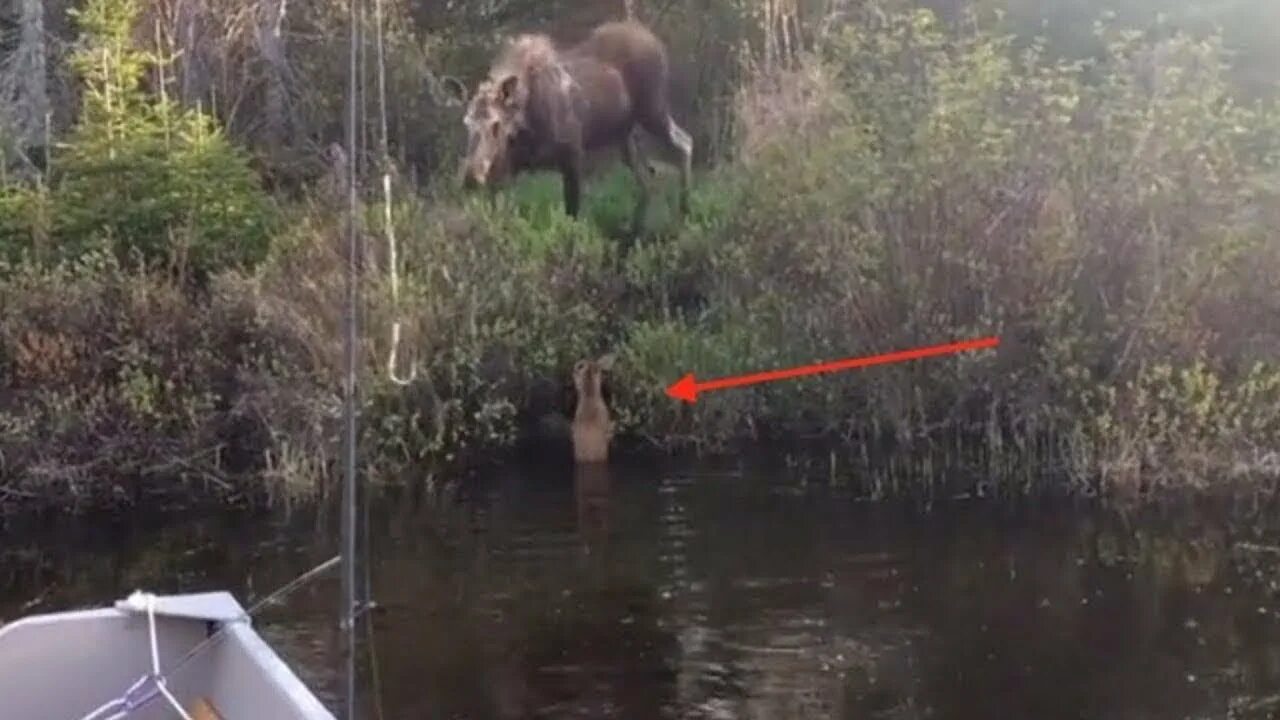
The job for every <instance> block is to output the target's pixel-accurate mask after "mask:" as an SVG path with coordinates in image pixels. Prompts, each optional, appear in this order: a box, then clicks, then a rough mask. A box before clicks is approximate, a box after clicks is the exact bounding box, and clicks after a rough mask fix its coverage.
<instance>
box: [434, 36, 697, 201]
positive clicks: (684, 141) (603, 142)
mask: <svg viewBox="0 0 1280 720" xmlns="http://www.w3.org/2000/svg"><path fill="white" fill-rule="evenodd" d="M668 74H669V71H668V67H667V51H666V48H665V47H664V46H663V44H662V42H661V41H660V40H658V38H657V37H655V36H654V34H653V33H652V32H650V31H649V29H648V28H646V27H645V26H643V25H641V24H639V23H637V22H634V21H614V22H607V23H604V24H602V25H599V26H598V27H596V28H595V29H594V30H593V31H592V32H591V34H590V35H589V36H588V37H587V38H586V39H585V40H583V41H582V42H581V43H579V44H577V45H575V46H573V47H571V48H568V49H560V48H557V47H556V46H555V45H554V44H553V42H552V40H551V39H550V38H549V37H547V36H546V35H542V34H524V35H519V36H517V37H515V38H514V39H512V40H510V41H509V42H508V43H507V45H506V47H505V48H504V50H503V52H502V53H501V54H500V55H499V56H498V58H497V60H496V61H495V62H494V63H493V66H492V67H491V69H490V71H489V76H488V77H487V78H485V79H484V80H482V81H481V82H480V84H479V85H478V86H477V88H476V92H475V95H474V96H473V97H472V98H471V101H470V103H469V104H468V106H467V113H466V117H465V119H464V122H465V123H466V126H467V131H468V136H469V137H468V141H467V142H468V147H467V157H466V160H465V163H464V166H463V183H464V185H466V186H467V187H480V186H487V187H495V186H499V185H501V184H503V183H504V182H505V181H507V180H508V179H509V178H511V177H512V176H514V175H516V174H517V173H520V172H523V171H527V170H535V169H554V170H559V172H560V175H561V177H562V178H563V182H564V207H565V212H566V213H568V215H570V216H571V217H576V216H577V215H578V209H579V205H580V202H581V194H582V190H581V178H582V170H583V156H584V154H585V153H587V152H590V151H593V150H596V149H600V148H605V147H609V146H616V147H617V148H618V149H619V150H620V151H621V152H622V159H623V161H624V162H625V163H626V164H627V165H628V166H629V167H630V168H631V171H632V173H633V175H634V176H635V178H636V181H637V183H638V184H639V186H640V204H639V207H637V209H636V213H637V215H636V220H637V223H638V222H639V218H640V215H641V213H642V212H643V208H644V207H645V205H646V203H647V199H648V192H649V189H648V183H647V178H646V177H645V171H646V168H644V167H643V166H642V163H641V162H640V159H639V157H638V150H637V147H636V133H635V129H636V127H637V126H638V127H640V128H643V129H644V130H645V131H646V132H648V133H649V134H650V135H651V136H652V137H653V138H655V139H656V140H657V141H658V143H659V145H660V147H662V148H663V149H665V150H666V151H667V152H668V153H670V154H672V155H673V156H674V157H676V158H678V160H679V163H680V165H679V167H680V211H681V212H682V213H686V212H688V209H689V183H690V175H691V174H692V169H691V165H692V159H693V140H692V138H690V137H689V134H688V133H686V132H685V131H684V130H683V129H681V127H680V126H679V125H677V124H676V122H675V120H673V119H672V118H671V112H670V106H669V103H668V96H667V82H668ZM446 84H447V85H448V86H449V89H450V91H451V92H452V93H453V94H455V95H456V96H457V97H458V99H459V100H460V101H462V102H466V96H467V91H466V88H465V87H464V86H463V85H462V84H461V83H459V82H458V81H457V80H452V79H450V80H447V81H446Z"/></svg>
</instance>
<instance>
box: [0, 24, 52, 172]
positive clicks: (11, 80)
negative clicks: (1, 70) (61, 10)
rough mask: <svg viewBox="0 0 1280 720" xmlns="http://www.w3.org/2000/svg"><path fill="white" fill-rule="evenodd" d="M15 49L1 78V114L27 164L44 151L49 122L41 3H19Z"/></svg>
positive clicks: (47, 79) (47, 81) (15, 147)
mask: <svg viewBox="0 0 1280 720" xmlns="http://www.w3.org/2000/svg"><path fill="white" fill-rule="evenodd" d="M19 23H20V26H19V27H20V35H19V42H18V48H17V49H16V50H15V51H14V54H13V57H12V59H11V61H10V64H9V68H8V71H9V72H8V73H7V75H8V76H7V77H5V78H3V84H4V88H5V93H4V94H5V96H6V97H5V100H6V103H5V104H6V105H7V106H8V107H7V108H5V109H4V110H3V111H0V112H3V114H4V116H5V117H4V120H5V124H6V125H7V126H8V127H7V128H6V129H7V131H8V134H10V137H11V138H12V141H13V147H14V149H16V150H18V151H19V152H20V154H21V155H22V156H23V157H24V158H25V159H27V160H28V162H25V163H23V164H24V165H27V167H28V168H30V162H29V161H30V160H32V159H34V158H31V156H30V153H31V151H33V150H36V149H39V148H42V147H44V145H45V139H46V137H45V136H46V133H47V123H48V121H49V111H50V107H49V76H48V73H47V70H46V64H45V52H46V48H45V43H44V3H43V0H22V15H21V18H20V20H19Z"/></svg>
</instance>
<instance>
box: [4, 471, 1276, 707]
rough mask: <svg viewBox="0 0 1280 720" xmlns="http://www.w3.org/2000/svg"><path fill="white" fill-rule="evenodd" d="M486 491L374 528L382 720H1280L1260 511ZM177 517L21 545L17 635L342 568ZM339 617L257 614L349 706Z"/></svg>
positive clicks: (324, 539) (789, 491)
mask: <svg viewBox="0 0 1280 720" xmlns="http://www.w3.org/2000/svg"><path fill="white" fill-rule="evenodd" d="M468 487H469V491H468V492H466V493H462V494H460V495H458V496H456V497H448V498H445V499H439V500H436V501H434V502H430V503H428V502H414V501H412V500H408V499H398V500H396V501H394V502H390V501H384V502H382V503H380V504H378V505H377V506H376V507H375V508H374V509H373V511H372V518H373V522H372V538H373V539H372V543H373V546H374V553H373V557H374V563H373V582H374V586H375V593H376V598H377V599H378V600H379V601H380V602H381V603H382V604H383V605H384V606H385V609H384V611H383V612H382V613H381V614H379V615H377V616H376V617H375V620H374V635H373V649H374V652H373V653H372V656H373V658H375V659H376V664H377V673H376V675H377V680H378V683H377V685H378V688H379V689H380V692H379V693H378V694H379V696H380V697H381V700H382V710H383V714H384V716H385V717H387V718H405V719H409V718H412V719H414V720H418V719H420V718H442V719H443V718H475V719H480V718H508V717H511V718H515V717H548V718H561V717H565V718H571V717H591V718H606V717H619V718H664V717H670V718H708V719H710V718H899V719H906V718H963V719H966V720H968V719H975V720H976V719H978V718H981V719H983V720H987V719H988V718H1037V719H1044V718H1101V719H1109V718H1117V719H1119V718H1125V719H1126V720H1141V719H1145V718H1162V719H1163V718H1247V719H1254V718H1258V719H1260V718H1272V717H1278V716H1280V551H1276V550H1273V549H1271V548H1274V547H1275V546H1276V545H1277V544H1278V543H1277V534H1276V533H1275V529H1274V526H1273V527H1272V528H1271V529H1267V528H1261V529H1259V528H1256V527H1255V525H1256V523H1255V522H1250V521H1249V520H1248V519H1247V515H1233V516H1230V517H1233V518H1234V519H1232V520H1228V519H1227V517H1229V516H1227V515H1223V514H1218V513H1213V512H1200V513H1191V514H1187V513H1181V514H1177V515H1170V516H1167V517H1160V516H1154V515H1153V516H1149V517H1144V518H1143V519H1141V520H1130V521H1128V522H1126V521H1125V520H1123V519H1122V518H1120V517H1117V516H1114V515H1104V514H1102V513H1097V512H1085V511H1081V510H1078V509H1077V510H1072V509H1070V508H1062V507H1058V508H1053V509H1041V510H1037V511H1025V512H1018V513H1013V512H1008V511H1002V510H999V509H997V508H994V507H992V506H991V505H989V504H988V505H980V504H961V505H958V506H949V507H946V508H942V509H937V510H935V511H934V512H933V513H932V514H930V515H927V516H920V515H916V514H913V513H911V512H907V511H904V510H902V509H900V508H891V507H884V506H873V505H869V504H864V503H858V502H855V501H853V500H851V499H850V498H848V497H842V496H841V495H840V494H839V493H837V492H833V491H831V490H829V489H826V488H822V487H813V486H801V485H796V484H794V483H787V484H781V483H778V482H772V481H770V480H768V479H765V478H755V477H749V476H745V475H743V474H740V473H734V472H719V473H716V472H710V471H695V470H689V471H685V472H673V471H669V470H664V471H657V470H643V471H642V470H631V471H623V470H618V469H614V470H613V471H611V473H609V474H603V473H595V474H592V475H580V476H579V477H577V478H576V479H575V478H573V477H571V476H570V475H569V474H557V473H553V472H552V473H549V472H546V471H544V472H543V473H542V474H541V475H539V474H534V473H531V472H521V471H518V470H509V471H504V472H501V473H498V474H497V475H496V476H495V477H492V478H489V479H487V480H486V481H484V482H480V481H476V482H474V483H472V484H471V485H470V486H468ZM1274 514H1275V513H1274V512H1273V513H1272V515H1274ZM1260 516H1262V517H1267V516H1266V515H1265V514H1261V515H1260ZM1242 518H1243V519H1242ZM171 520H173V522H171V523H170V524H169V525H168V526H167V527H164V526H161V527H152V528H145V527H136V526H135V527H113V528H101V527H98V528H95V527H87V528H86V527H79V528H77V529H76V530H75V531H74V532H68V531H59V532H58V533H57V534H50V535H46V536H42V537H40V538H35V539H31V540H30V541H29V542H28V541H24V540H23V539H22V538H20V537H10V538H7V539H6V540H5V542H4V544H3V546H2V548H0V618H12V617H14V616H16V615H19V614H22V613H26V612H35V611H47V610H54V609H62V608H67V607H74V606H83V605H91V604H98V603H103V602H106V601H109V600H112V599H114V598H117V597H121V596H123V595H125V594H127V593H128V592H129V591H131V590H132V589H134V588H135V587H143V588H147V589H150V590H155V591H161V592H172V591H191V590H207V589H211V588H215V587H220V586H221V587H228V588H230V589H232V590H233V591H234V592H236V593H237V594H238V595H239V597H241V599H242V601H244V600H246V599H249V600H252V599H256V598H258V597H262V596H263V595H265V594H267V593H269V592H270V591H271V590H273V589H275V588H276V587H278V586H280V585H283V584H284V583H285V582H287V581H288V580H289V579H290V578H292V577H293V576H295V575H296V574H298V573H300V572H302V571H304V570H305V569H307V568H309V567H311V566H313V565H315V564H317V563H319V562H321V561H323V560H324V559H326V558H328V557H330V556H331V555H332V554H333V553H334V552H335V548H336V542H335V538H336V536H337V524H336V522H326V521H324V520H323V519H320V520H317V519H316V518H315V517H312V516H306V517H301V516H298V515H295V516H294V517H293V518H291V519H284V518H278V517H267V518H263V517H255V518H250V517H243V516H240V517H221V518H216V519H214V518H200V519H194V520H190V519H185V518H183V519H178V518H172V519H171ZM338 598H339V593H338V582H337V576H336V574H334V575H332V576H329V577H327V578H325V579H323V580H321V581H317V582H315V583H313V584H312V585H310V586H307V587H305V588H303V589H301V590H299V591H298V592H297V593H296V594H295V595H293V596H292V597H290V598H289V599H288V601H287V602H286V603H285V604H284V605H282V606H280V607H274V608H269V609H267V610H264V611H263V613H262V615H261V616H260V619H259V620H258V621H257V622H258V627H259V630H260V632H261V633H262V634H263V635H264V636H265V637H266V638H267V640H268V641H269V642H271V643H272V644H273V645H274V646H275V647H276V648H277V650H278V651H279V652H280V653H281V654H282V655H283V656H284V657H285V658H286V659H287V660H288V661H289V662H290V663H291V664H292V665H293V666H294V667H295V669H296V670H297V672H298V673H299V674H300V675H301V676H302V677H303V679H304V680H305V681H306V682H307V683H308V684H310V685H311V686H312V687H313V688H315V689H316V691H317V693H318V694H319V695H321V697H322V699H324V700H325V701H326V702H327V703H329V704H330V705H331V707H334V708H338V707H340V704H339V703H338V702H337V698H336V696H335V694H334V693H335V692H336V691H337V690H338V689H339V688H340V687H341V685H340V683H339V682H338V678H337V677H336V668H338V667H340V663H339V658H338V653H337V649H336V648H337V645H336V640H337V637H336V635H335V633H334V618H335V614H336V610H337V606H338V602H339V600H338ZM246 604H248V602H246ZM368 660H369V658H365V659H364V661H365V666H366V667H368ZM370 685H371V680H370V675H366V676H365V678H364V679H362V686H363V687H365V688H368V687H370ZM364 717H367V718H374V717H376V714H374V708H373V707H372V706H370V707H369V708H368V710H367V711H366V714H365V715H364Z"/></svg>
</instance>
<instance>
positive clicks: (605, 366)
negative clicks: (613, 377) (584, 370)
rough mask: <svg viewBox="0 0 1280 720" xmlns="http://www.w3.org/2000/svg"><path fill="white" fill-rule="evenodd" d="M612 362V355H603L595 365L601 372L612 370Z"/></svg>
mask: <svg viewBox="0 0 1280 720" xmlns="http://www.w3.org/2000/svg"><path fill="white" fill-rule="evenodd" d="M613 362H614V356H613V353H609V354H608V355H604V356H602V357H601V358H600V359H599V360H597V361H596V364H597V365H599V366H600V369H601V370H612V369H613Z"/></svg>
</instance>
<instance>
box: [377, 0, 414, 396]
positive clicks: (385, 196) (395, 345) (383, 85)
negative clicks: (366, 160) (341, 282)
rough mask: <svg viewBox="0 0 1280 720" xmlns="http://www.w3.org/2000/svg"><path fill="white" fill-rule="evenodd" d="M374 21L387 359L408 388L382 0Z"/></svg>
mask: <svg viewBox="0 0 1280 720" xmlns="http://www.w3.org/2000/svg"><path fill="white" fill-rule="evenodd" d="M373 7H374V15H375V22H376V23H377V26H378V37H377V43H378V47H377V55H378V110H379V119H380V122H381V138H380V143H379V144H380V145H381V148H380V150H381V154H382V228H383V231H384V232H385V233H386V234H387V265H388V266H389V267H388V273H389V274H390V276H391V313H392V321H391V350H390V352H389V354H388V356H387V377H389V378H391V382H393V383H395V384H397V385H408V384H409V383H411V382H413V381H414V379H415V378H417V377H418V367H417V365H414V364H410V366H409V377H401V376H399V375H397V374H396V358H397V357H398V356H399V352H400V271H399V259H398V258H397V257H396V229H395V225H394V224H393V223H392V221H391V153H390V151H389V149H388V145H389V143H388V140H387V63H386V57H385V55H386V53H385V51H384V49H383V29H382V26H383V22H382V0H375V2H374V4H373Z"/></svg>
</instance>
